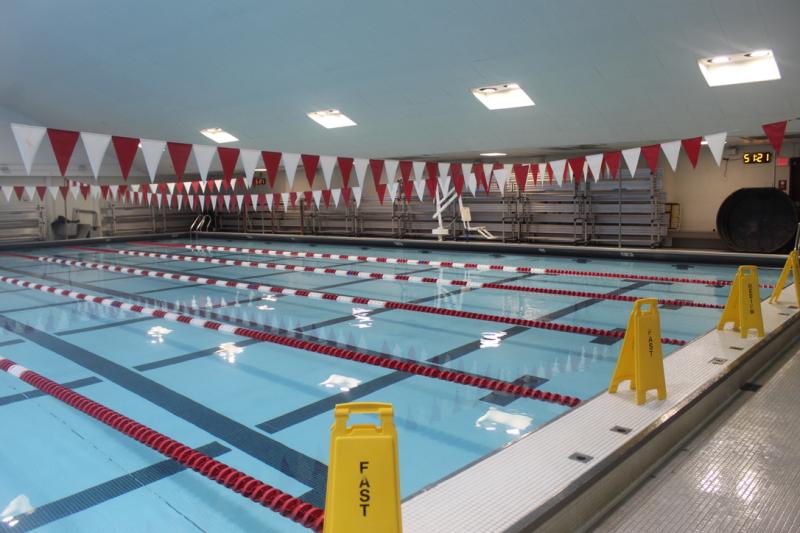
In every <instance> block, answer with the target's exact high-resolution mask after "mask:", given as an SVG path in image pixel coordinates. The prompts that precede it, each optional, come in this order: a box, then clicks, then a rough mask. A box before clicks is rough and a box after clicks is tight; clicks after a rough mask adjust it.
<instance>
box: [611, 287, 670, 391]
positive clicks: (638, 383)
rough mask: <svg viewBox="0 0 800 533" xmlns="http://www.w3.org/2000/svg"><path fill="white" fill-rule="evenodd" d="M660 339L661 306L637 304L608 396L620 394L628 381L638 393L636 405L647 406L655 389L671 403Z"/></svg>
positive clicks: (646, 301)
mask: <svg viewBox="0 0 800 533" xmlns="http://www.w3.org/2000/svg"><path fill="white" fill-rule="evenodd" d="M660 337H661V322H660V319H659V316H658V302H657V301H656V300H655V299H653V298H646V299H642V300H639V301H637V302H636V303H634V304H633V311H631V316H630V317H629V318H628V327H627V328H626V330H625V340H623V341H622V349H621V350H620V353H619V359H617V366H616V367H615V368H614V374H613V376H612V378H611V384H610V385H609V386H608V392H610V393H615V392H617V388H618V387H619V384H620V383H621V382H623V381H628V382H630V388H631V390H635V391H636V405H644V403H645V402H646V399H647V391H649V390H651V389H655V390H656V394H657V397H658V399H659V400H666V399H667V385H666V383H665V382H664V355H663V353H662V351H661V341H660V340H659V339H660Z"/></svg>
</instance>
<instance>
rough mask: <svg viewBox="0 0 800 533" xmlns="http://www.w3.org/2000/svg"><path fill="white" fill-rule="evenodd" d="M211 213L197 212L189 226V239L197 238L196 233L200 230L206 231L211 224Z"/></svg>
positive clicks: (195, 239)
mask: <svg viewBox="0 0 800 533" xmlns="http://www.w3.org/2000/svg"><path fill="white" fill-rule="evenodd" d="M211 222H212V219H211V215H204V214H199V215H197V216H196V217H195V219H194V221H193V222H192V224H191V226H189V240H192V239H194V241H197V240H198V236H197V233H198V232H200V231H208V229H209V227H210V226H211Z"/></svg>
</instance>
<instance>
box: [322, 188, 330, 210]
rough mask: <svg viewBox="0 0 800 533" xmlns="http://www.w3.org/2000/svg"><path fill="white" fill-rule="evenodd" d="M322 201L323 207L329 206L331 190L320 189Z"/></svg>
mask: <svg viewBox="0 0 800 533" xmlns="http://www.w3.org/2000/svg"><path fill="white" fill-rule="evenodd" d="M322 201H323V202H325V207H330V206H331V190H330V189H323V190H322Z"/></svg>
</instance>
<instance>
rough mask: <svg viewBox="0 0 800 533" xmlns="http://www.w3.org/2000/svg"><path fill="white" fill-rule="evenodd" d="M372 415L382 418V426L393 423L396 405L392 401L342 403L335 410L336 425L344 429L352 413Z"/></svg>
mask: <svg viewBox="0 0 800 533" xmlns="http://www.w3.org/2000/svg"><path fill="white" fill-rule="evenodd" d="M354 414H359V415H371V414H376V415H378V417H379V418H380V421H381V428H384V427H386V425H387V423H388V424H391V423H392V419H393V416H394V407H392V404H390V403H381V402H353V403H340V404H338V405H337V406H336V408H335V409H334V411H333V416H334V420H335V426H336V428H337V429H344V428H345V427H346V425H347V419H348V418H350V415H354Z"/></svg>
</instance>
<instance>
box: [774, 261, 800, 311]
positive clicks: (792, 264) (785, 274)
mask: <svg viewBox="0 0 800 533" xmlns="http://www.w3.org/2000/svg"><path fill="white" fill-rule="evenodd" d="M789 275H791V276H792V279H793V280H794V294H795V297H796V298H797V303H800V263H798V260H797V250H792V253H790V254H789V257H787V258H786V264H785V265H783V270H782V271H781V275H780V277H779V278H778V282H777V283H776V284H775V288H774V289H773V290H772V296H770V297H769V303H771V304H774V303H776V302H777V301H778V298H780V296H781V292H783V288H784V287H785V286H786V282H787V281H789Z"/></svg>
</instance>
